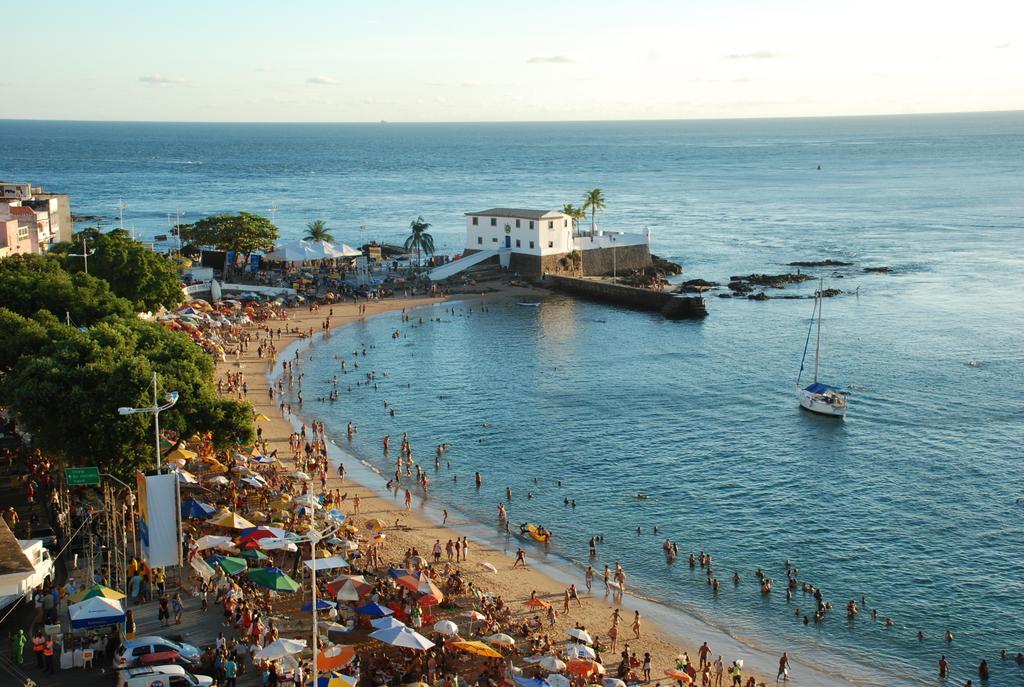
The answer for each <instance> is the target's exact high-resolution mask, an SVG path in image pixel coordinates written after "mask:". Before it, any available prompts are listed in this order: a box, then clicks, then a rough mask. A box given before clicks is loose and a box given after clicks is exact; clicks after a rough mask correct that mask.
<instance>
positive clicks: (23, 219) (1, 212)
mask: <svg viewBox="0 0 1024 687" xmlns="http://www.w3.org/2000/svg"><path fill="white" fill-rule="evenodd" d="M47 219H48V218H47V213H45V212H37V211H36V210H34V209H32V208H29V207H23V206H22V205H21V203H20V202H19V201H9V200H8V201H2V200H0V258H6V257H7V256H9V255H17V254H19V253H42V252H43V251H44V250H46V248H47V247H48V246H49V245H50V241H51V239H52V238H53V237H52V236H51V235H50V226H49V222H48V221H46V220H47ZM41 238H42V239H43V240H42V241H41V240H40V239H41Z"/></svg>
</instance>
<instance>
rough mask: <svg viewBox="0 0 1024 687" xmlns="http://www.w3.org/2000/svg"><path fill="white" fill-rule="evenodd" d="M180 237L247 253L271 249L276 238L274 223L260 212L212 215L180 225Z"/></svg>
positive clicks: (196, 242) (222, 248) (217, 247)
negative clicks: (259, 213) (258, 213)
mask: <svg viewBox="0 0 1024 687" xmlns="http://www.w3.org/2000/svg"><path fill="white" fill-rule="evenodd" d="M181 238H182V240H184V241H189V242H190V243H195V244H198V245H200V246H213V247H214V248H216V249H218V250H230V251H234V252H235V253H237V254H240V255H244V256H246V257H248V256H249V255H250V254H251V253H253V252H255V251H258V250H270V249H271V248H273V247H274V242H275V241H277V238H278V231H277V227H276V226H274V224H273V223H272V222H271V221H270V220H269V219H267V218H266V217H263V216H261V215H257V214H254V213H251V212H239V213H238V214H237V215H211V216H210V217H204V218H202V219H201V220H199V221H197V222H196V223H195V224H191V225H182V226H181Z"/></svg>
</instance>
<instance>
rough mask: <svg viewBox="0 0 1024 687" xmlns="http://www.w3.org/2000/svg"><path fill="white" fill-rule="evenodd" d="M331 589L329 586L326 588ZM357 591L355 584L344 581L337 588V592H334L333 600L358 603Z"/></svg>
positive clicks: (358, 595)
mask: <svg viewBox="0 0 1024 687" xmlns="http://www.w3.org/2000/svg"><path fill="white" fill-rule="evenodd" d="M327 588H328V589H330V588H331V586H330V585H328V587H327ZM359 597H360V594H359V589H358V588H357V587H356V584H355V582H352V581H351V580H346V581H345V582H342V583H341V584H340V585H339V586H337V591H335V592H334V598H335V599H337V600H338V601H359Z"/></svg>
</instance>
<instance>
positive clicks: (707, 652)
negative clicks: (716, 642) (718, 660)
mask: <svg viewBox="0 0 1024 687" xmlns="http://www.w3.org/2000/svg"><path fill="white" fill-rule="evenodd" d="M697 661H698V665H699V666H700V667H701V668H703V667H704V666H705V665H708V664H710V663H711V647H709V646H708V643H707V642H704V643H703V644H701V645H700V648H699V649H697Z"/></svg>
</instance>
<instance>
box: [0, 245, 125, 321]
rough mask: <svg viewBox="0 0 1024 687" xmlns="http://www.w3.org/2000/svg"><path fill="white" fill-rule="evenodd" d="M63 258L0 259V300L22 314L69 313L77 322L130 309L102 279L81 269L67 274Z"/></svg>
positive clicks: (22, 256) (61, 316)
mask: <svg viewBox="0 0 1024 687" xmlns="http://www.w3.org/2000/svg"><path fill="white" fill-rule="evenodd" d="M94 257H95V256H94ZM63 260H64V259H63V258H61V257H59V256H56V255H12V256H11V257H9V258H4V259H3V260H0V304H3V306H4V307H6V308H7V309H9V310H11V311H13V312H16V313H18V314H19V315H23V316H25V317H32V316H34V315H35V314H36V313H38V312H39V311H41V310H46V311H49V312H51V313H53V314H54V315H55V316H57V317H58V318H60V319H61V320H62V321H63V320H65V317H66V316H67V317H70V318H71V322H72V323H73V324H75V325H79V326H88V325H92V324H94V323H95V322H98V321H100V320H102V319H104V318H106V317H111V316H117V315H119V316H129V315H132V314H133V313H134V308H133V307H132V304H131V303H130V302H129V301H127V300H125V299H124V298H119V297H118V296H116V295H115V294H114V293H113V291H111V288H110V284H108V283H107V282H106V281H104V280H103V279H99V278H98V277H95V276H93V275H91V274H83V273H81V272H79V273H76V274H70V273H69V272H67V271H66V270H65V269H64V267H63ZM69 260H75V258H69ZM79 262H81V260H80V259H79ZM4 338H5V340H6V338H7V337H6V333H5V336H4Z"/></svg>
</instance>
